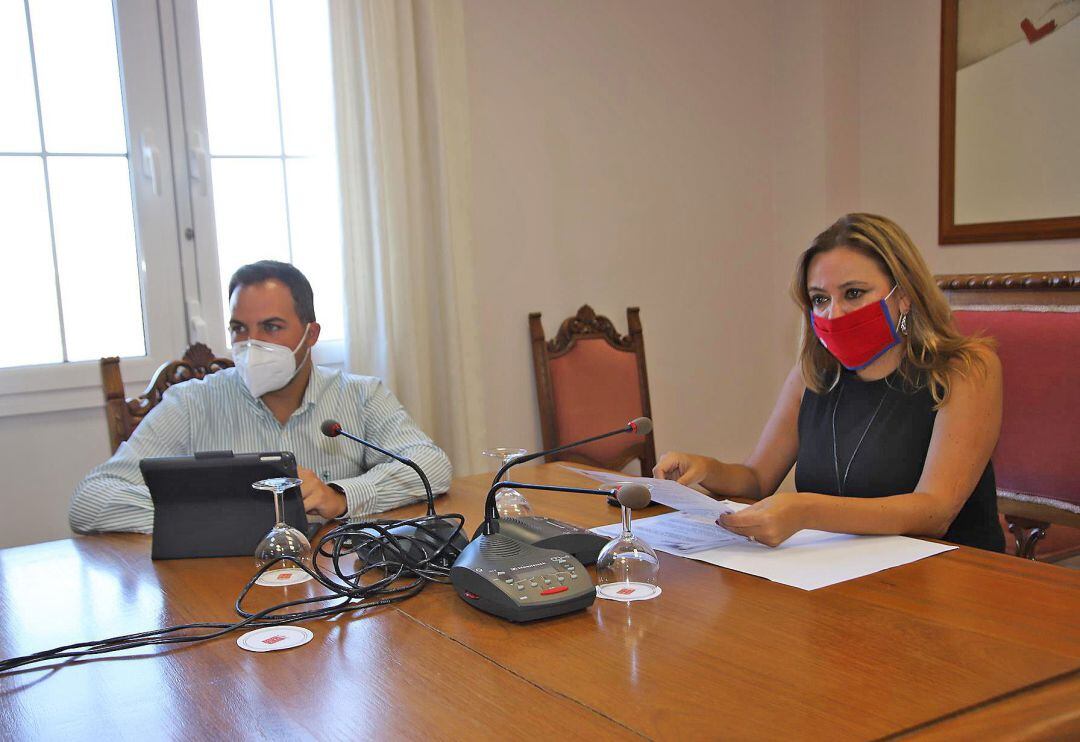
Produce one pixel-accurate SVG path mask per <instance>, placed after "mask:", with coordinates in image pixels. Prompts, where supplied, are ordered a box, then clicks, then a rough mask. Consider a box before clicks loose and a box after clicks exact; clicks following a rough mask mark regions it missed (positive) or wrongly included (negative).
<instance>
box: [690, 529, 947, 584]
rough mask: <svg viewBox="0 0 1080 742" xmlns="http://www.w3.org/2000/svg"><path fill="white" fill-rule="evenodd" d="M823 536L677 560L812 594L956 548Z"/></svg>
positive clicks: (741, 545) (734, 546) (727, 548)
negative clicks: (686, 560) (820, 589)
mask: <svg viewBox="0 0 1080 742" xmlns="http://www.w3.org/2000/svg"><path fill="white" fill-rule="evenodd" d="M799 533H807V532H806V531H800V532H799ZM819 533H820V532H819ZM798 535H799V534H796V536H798ZM828 536H829V537H828V538H825V539H816V540H811V541H803V542H802V543H798V542H796V538H795V537H792V538H790V539H788V540H787V541H785V542H784V543H782V544H780V546H777V547H776V548H770V547H768V546H762V545H761V544H757V543H750V542H743V543H735V544H731V545H729V546H725V547H723V548H718V549H709V550H707V551H699V552H695V553H693V554H685V555H681V556H686V557H688V558H690V559H697V560H699V561H702V562H708V563H709V564H715V565H717V566H719V567H727V568H728V569H734V570H736V571H738V572H745V573H746V574H751V575H756V576H758V577H764V578H765V579H767V580H772V581H773V582H779V583H782V584H784V585H791V586H792V587H797V588H800V589H802V590H817V589H818V588H821V587H826V586H828V585H835V584H836V583H838V582H845V581H847V580H853V579H855V578H856V577H863V576H865V575H869V574H873V573H875V572H881V571H882V570H886V569H891V568H892V567H899V566H900V565H903V564H909V563H911V562H915V561H918V560H919V559H925V558H926V557H930V556H934V555H935V554H941V553H943V552H946V551H952V550H953V549H955V548H957V547H955V546H952V545H950V544H936V543H932V542H930V541H922V540H921V539H917V538H908V537H907V536H852V535H849V534H846V533H830V534H828Z"/></svg>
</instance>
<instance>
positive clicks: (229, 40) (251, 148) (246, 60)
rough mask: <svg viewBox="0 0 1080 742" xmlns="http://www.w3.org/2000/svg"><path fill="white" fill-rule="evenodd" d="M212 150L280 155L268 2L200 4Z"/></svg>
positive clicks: (234, 0)
mask: <svg viewBox="0 0 1080 742" xmlns="http://www.w3.org/2000/svg"><path fill="white" fill-rule="evenodd" d="M199 41H200V45H201V47H202V68H203V88H204V89H205V91H206V125H207V133H208V135H209V138H210V151H211V153H212V154H215V155H271V154H281V138H280V134H279V128H278V111H277V91H276V86H275V84H274V44H273V33H272V31H271V27H270V2H269V0H231V2H222V1H221V0H200V2H199Z"/></svg>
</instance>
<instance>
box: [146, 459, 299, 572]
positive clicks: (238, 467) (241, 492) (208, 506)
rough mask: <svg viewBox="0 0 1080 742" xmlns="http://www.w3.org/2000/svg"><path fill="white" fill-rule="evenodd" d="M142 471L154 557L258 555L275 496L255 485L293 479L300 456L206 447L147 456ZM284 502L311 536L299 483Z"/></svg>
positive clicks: (293, 521) (294, 522) (288, 514)
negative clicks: (150, 510) (187, 452)
mask: <svg viewBox="0 0 1080 742" xmlns="http://www.w3.org/2000/svg"><path fill="white" fill-rule="evenodd" d="M139 469H141V470H142V475H143V480H144V481H145V482H146V485H147V487H149V488H150V499H151V500H153V501H154V538H153V546H152V547H151V550H150V556H151V558H152V559H188V558H191V557H224V556H249V557H254V554H255V547H256V546H258V545H259V542H260V541H262V539H263V537H264V536H265V535H266V534H267V532H268V531H269V530H270V529H271V528H273V526H274V521H275V515H274V495H273V494H272V493H270V492H265V491H262V490H256V489H252V487H251V485H252V483H254V482H257V481H259V480H260V479H271V478H273V477H295V476H296V458H295V457H294V456H293V455H292V453H290V452H288V451H275V452H270V453H237V454H234V453H233V452H232V451H204V452H200V453H196V454H195V455H194V456H170V457H164V458H150V459H143V460H142V461H140V462H139ZM284 504H285V520H286V522H288V524H289V525H291V526H293V527H294V528H298V529H300V530H301V531H302V532H304V533H306V534H308V537H309V538H310V537H311V535H312V528H311V527H310V526H309V524H308V519H307V515H306V514H305V513H304V503H303V500H302V498H301V496H300V488H299V487H294V488H293V489H291V490H288V491H287V492H285V497H284ZM315 528H316V529H317V526H315Z"/></svg>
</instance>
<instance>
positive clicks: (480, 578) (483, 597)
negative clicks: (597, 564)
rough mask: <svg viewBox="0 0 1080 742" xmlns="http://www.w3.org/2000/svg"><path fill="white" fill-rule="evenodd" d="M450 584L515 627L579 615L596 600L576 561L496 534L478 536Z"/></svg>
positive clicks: (468, 600) (457, 564) (452, 573)
mask: <svg viewBox="0 0 1080 742" xmlns="http://www.w3.org/2000/svg"><path fill="white" fill-rule="evenodd" d="M450 578H451V581H452V582H453V585H454V589H455V590H456V591H457V594H458V595H459V596H461V598H462V600H464V601H465V602H466V603H469V604H470V605H472V606H474V607H475V608H478V609H480V610H482V611H485V612H487V613H492V614H494V615H496V616H499V617H500V618H505V619H507V620H508V621H514V622H523V621H534V620H536V619H540V618H548V617H551V616H558V615H560V614H563V613H568V612H571V611H577V610H581V609H583V608H588V607H589V606H590V605H592V604H593V601H595V600H596V588H595V587H594V586H593V583H592V580H591V579H590V577H589V574H588V572H586V571H585V566H584V565H583V564H582V563H581V562H579V561H578V560H577V559H575V558H574V557H572V556H570V555H569V554H567V553H565V552H561V551H556V550H554V549H541V548H538V547H536V546H530V545H528V544H523V543H521V542H520V541H516V540H514V539H512V538H510V537H508V536H505V535H503V534H501V533H493V534H490V535H487V536H482V537H481V539H480V544H479V546H478V547H477V548H474V549H472V550H469V549H467V550H466V551H465V552H463V553H462V555H461V556H460V557H458V560H457V562H455V563H454V566H453V568H452V569H451V570H450Z"/></svg>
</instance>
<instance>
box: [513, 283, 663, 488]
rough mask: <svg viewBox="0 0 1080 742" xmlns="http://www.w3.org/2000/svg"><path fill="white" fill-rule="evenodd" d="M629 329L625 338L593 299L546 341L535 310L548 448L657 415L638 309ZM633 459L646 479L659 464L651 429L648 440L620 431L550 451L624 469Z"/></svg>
mask: <svg viewBox="0 0 1080 742" xmlns="http://www.w3.org/2000/svg"><path fill="white" fill-rule="evenodd" d="M626 322H627V326H628V329H629V334H628V335H626V336H625V337H621V336H620V335H619V333H618V332H617V331H616V330H615V326H614V325H612V323H611V320H609V319H608V318H607V317H603V316H598V315H597V314H596V312H594V311H593V310H592V307H590V306H589V305H588V304H586V305H584V306H582V307H581V309H579V310H578V312H577V315H576V316H574V317H570V318H569V319H567V320H566V321H565V322H563V323H562V325H561V326H560V327H559V332H558V333H557V334H556V335H555V339H554V340H551V341H545V339H544V327H543V325H542V324H541V322H540V313H539V312H533V313H532V314H530V315H529V332H530V334H531V336H532V351H533V366H534V368H535V371H536V398H537V401H538V402H539V404H540V427H541V430H542V433H543V437H544V448H554V447H555V446H559V445H561V444H563V443H569V442H570V441H575V440H580V439H582V438H588V437H590V436H593V435H597V434H599V433H604V432H606V431H608V430H614V429H616V428H618V427H620V426H622V425H625V424H626V423H627V422H629V421H630V420H632V419H634V418H635V417H640V416H641V415H645V416H649V417H651V415H652V410H651V406H650V404H649V379H648V376H647V374H646V373H645V343H644V340H643V339H642V335H641V319H640V318H639V317H638V308H637V307H631V308H629V309H627V310H626ZM634 459H637V460H638V461H639V462H640V464H641V471H642V473H643V474H644V475H645V476H652V469H653V467H654V466H656V446H655V443H654V442H653V436H652V433H650V434H649V435H647V436H645V438H644V439H642V438H639V437H637V436H632V435H625V436H622V435H619V436H614V437H612V438H606V439H604V440H602V441H596V442H595V443H590V444H588V445H585V446H582V447H580V448H575V449H573V450H570V451H565V452H563V453H560V454H555V455H554V456H549V457H548V460H549V461H555V460H565V461H577V462H581V463H585V464H592V465H593V466H601V467H604V468H607V469H614V470H616V471H619V470H621V469H622V468H623V467H625V466H626V465H627V464H629V463H630V462H631V461H633V460H634Z"/></svg>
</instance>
